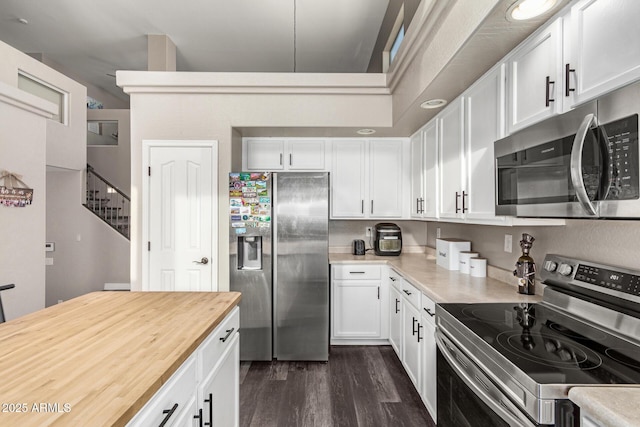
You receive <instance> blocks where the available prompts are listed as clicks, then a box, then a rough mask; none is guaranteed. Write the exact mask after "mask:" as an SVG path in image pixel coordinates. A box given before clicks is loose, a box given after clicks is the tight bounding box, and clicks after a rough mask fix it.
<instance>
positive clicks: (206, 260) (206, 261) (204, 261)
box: [193, 256, 209, 265]
mask: <svg viewBox="0 0 640 427" xmlns="http://www.w3.org/2000/svg"><path fill="white" fill-rule="evenodd" d="M193 262H195V263H196V264H203V265H206V264H209V258H207V257H204V256H203V257H202V259H201V260H200V261H193Z"/></svg>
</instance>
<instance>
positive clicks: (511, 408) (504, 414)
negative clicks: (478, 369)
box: [436, 330, 535, 427]
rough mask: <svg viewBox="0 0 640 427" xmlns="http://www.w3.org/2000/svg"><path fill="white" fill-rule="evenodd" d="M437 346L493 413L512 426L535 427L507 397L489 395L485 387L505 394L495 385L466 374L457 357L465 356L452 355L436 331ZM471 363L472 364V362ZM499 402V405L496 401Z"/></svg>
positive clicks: (454, 369) (455, 370)
mask: <svg viewBox="0 0 640 427" xmlns="http://www.w3.org/2000/svg"><path fill="white" fill-rule="evenodd" d="M436 345H437V346H438V348H439V349H440V352H441V354H442V356H443V357H444V358H445V360H446V361H447V363H448V364H449V366H450V367H451V369H453V371H454V372H455V373H456V374H458V376H459V377H460V379H461V380H462V381H463V382H464V383H465V384H466V385H467V387H469V388H470V389H471V391H472V392H473V394H475V395H476V396H477V397H478V398H479V399H480V400H482V401H483V402H484V404H485V405H487V406H488V407H489V408H490V409H491V410H492V411H493V412H495V413H496V415H498V416H499V417H500V418H502V419H503V420H504V421H506V422H507V423H509V425H511V426H514V425H515V426H523V427H535V424H533V423H532V422H531V421H530V420H529V419H528V418H527V417H526V416H525V415H523V414H521V413H520V410H519V409H517V408H516V407H515V405H514V404H513V403H511V401H510V400H509V399H508V398H507V397H506V396H505V397H504V399H496V398H495V396H491V395H490V394H489V393H488V390H486V389H485V387H491V388H492V389H494V392H495V393H497V394H499V395H500V394H503V393H502V391H500V390H499V389H498V388H497V387H495V386H493V384H491V385H489V384H487V383H485V382H484V381H482V384H483V385H480V384H478V381H481V380H480V378H477V379H474V378H472V377H471V375H469V374H468V373H467V372H465V369H464V368H463V367H462V366H461V363H459V362H458V360H456V358H457V357H464V356H456V355H454V354H451V351H452V350H450V349H449V348H448V346H447V344H445V343H444V340H443V339H442V336H441V335H439V332H438V331H437V330H436ZM470 363H471V362H470ZM496 400H499V403H498V402H497V401H496Z"/></svg>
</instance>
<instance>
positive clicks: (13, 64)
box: [0, 42, 87, 170]
mask: <svg viewBox="0 0 640 427" xmlns="http://www.w3.org/2000/svg"><path fill="white" fill-rule="evenodd" d="M0 58H2V60H1V61H0V81H2V82H5V83H7V84H8V85H10V86H14V87H17V86H18V71H23V72H25V73H27V74H29V75H31V76H34V77H36V78H38V79H39V80H42V81H44V82H46V83H48V84H49V85H51V86H54V87H55V88H57V89H59V90H61V91H64V92H67V93H68V94H69V96H68V101H69V110H68V123H67V124H66V125H65V124H62V123H59V122H56V121H53V120H48V121H47V124H46V126H47V147H46V155H47V159H46V162H47V165H49V166H54V167H60V168H65V169H74V170H82V169H84V168H85V167H86V164H87V151H86V148H85V147H86V140H87V136H86V122H87V108H86V99H87V89H86V88H85V87H84V86H82V85H81V84H79V83H77V82H75V81H73V80H71V79H70V78H69V77H67V76H65V75H63V74H61V73H59V72H57V71H55V70H54V69H52V68H49V67H48V66H46V65H45V64H43V63H41V62H39V61H37V60H35V59H34V58H32V57H30V56H28V55H25V54H24V53H22V52H20V51H19V50H17V49H14V48H13V47H11V46H9V45H8V44H6V43H3V42H0Z"/></svg>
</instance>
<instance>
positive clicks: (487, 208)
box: [465, 67, 505, 222]
mask: <svg viewBox="0 0 640 427" xmlns="http://www.w3.org/2000/svg"><path fill="white" fill-rule="evenodd" d="M503 88H504V67H499V68H497V69H496V70H495V71H494V72H492V73H491V74H489V75H487V76H485V77H483V78H482V79H481V80H480V81H479V82H478V83H476V84H475V85H474V86H472V87H471V88H470V89H469V90H468V91H467V92H466V93H465V107H466V111H465V140H466V141H465V142H466V143H465V159H466V166H465V167H466V170H467V174H466V175H467V182H466V188H467V191H466V192H465V195H466V200H465V207H466V208H468V210H467V212H466V214H465V218H466V219H480V220H491V221H502V222H504V220H505V218H504V217H499V218H496V216H495V184H494V182H495V177H494V175H495V172H494V157H493V143H494V142H495V141H496V140H497V139H500V138H502V136H503V132H502V130H501V128H502V117H503V115H502V113H503V112H504V102H503V93H504V92H503Z"/></svg>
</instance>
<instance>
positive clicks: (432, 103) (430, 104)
mask: <svg viewBox="0 0 640 427" xmlns="http://www.w3.org/2000/svg"><path fill="white" fill-rule="evenodd" d="M446 103H447V100H446V99H439V98H438V99H430V100H428V101H424V102H423V103H422V104H420V108H424V109H425V110H429V109H431V108H440V107H442V106H443V105H444V104H446Z"/></svg>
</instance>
